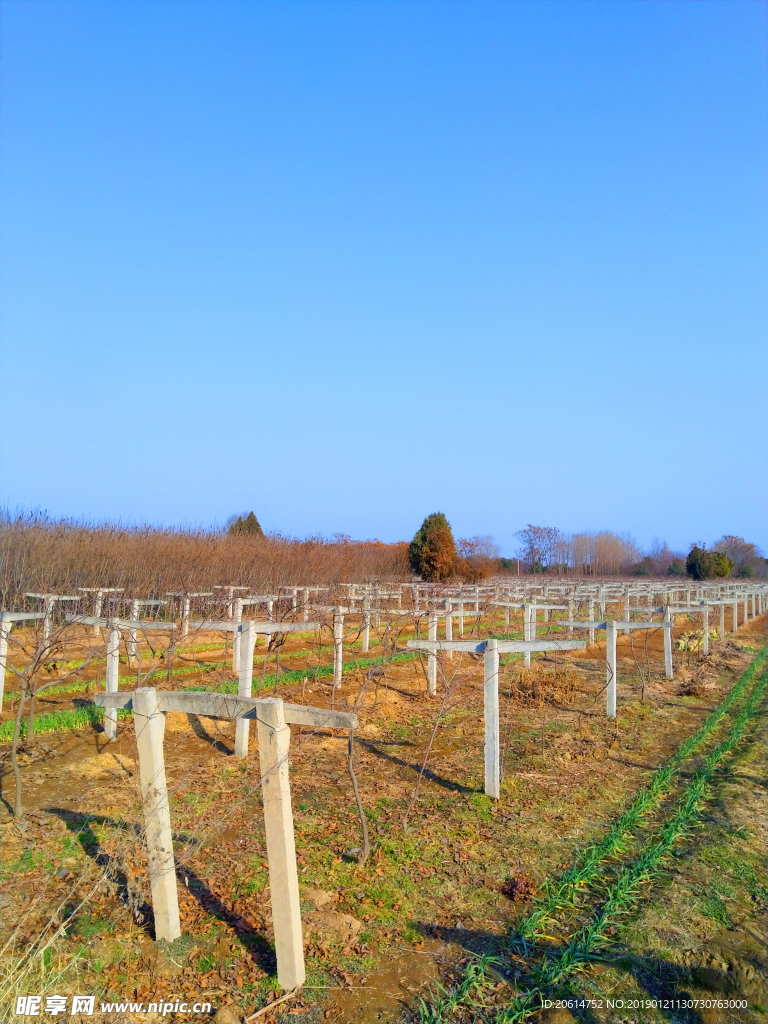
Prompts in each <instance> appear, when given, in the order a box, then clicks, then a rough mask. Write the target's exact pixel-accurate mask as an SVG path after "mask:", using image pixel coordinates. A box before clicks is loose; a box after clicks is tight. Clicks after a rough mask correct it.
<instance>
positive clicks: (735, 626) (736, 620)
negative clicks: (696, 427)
mask: <svg viewBox="0 0 768 1024" xmlns="http://www.w3.org/2000/svg"><path fill="white" fill-rule="evenodd" d="M732 608H733V624H732V628H731V632H732V633H735V632H736V630H737V629H738V628H739V602H738V600H737V599H736V597H735V596H734V599H733V605H732Z"/></svg>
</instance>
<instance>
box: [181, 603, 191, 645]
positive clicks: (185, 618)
mask: <svg viewBox="0 0 768 1024" xmlns="http://www.w3.org/2000/svg"><path fill="white" fill-rule="evenodd" d="M191 606H192V602H191V601H190V599H189V598H188V597H185V598H184V604H183V606H182V610H181V635H182V636H189V610H190V608H191Z"/></svg>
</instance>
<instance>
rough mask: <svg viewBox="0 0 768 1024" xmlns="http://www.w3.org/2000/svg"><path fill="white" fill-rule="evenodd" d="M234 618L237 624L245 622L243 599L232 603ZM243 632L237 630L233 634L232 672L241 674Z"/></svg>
mask: <svg viewBox="0 0 768 1024" xmlns="http://www.w3.org/2000/svg"><path fill="white" fill-rule="evenodd" d="M232 603H233V605H234V608H233V618H234V620H235V622H242V621H243V599H242V597H236V598H235V599H234V601H233V602H232ZM242 636H243V634H242V631H241V630H239V629H236V630H235V631H234V633H233V634H232V671H233V672H238V673H239V672H240V642H241V640H242Z"/></svg>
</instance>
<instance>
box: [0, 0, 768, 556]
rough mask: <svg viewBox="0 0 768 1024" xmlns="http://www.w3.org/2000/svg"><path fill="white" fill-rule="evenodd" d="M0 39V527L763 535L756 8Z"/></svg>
mask: <svg viewBox="0 0 768 1024" xmlns="http://www.w3.org/2000/svg"><path fill="white" fill-rule="evenodd" d="M0 28H1V31H2V36H1V37H0V45H1V47H2V64H3V70H2V82H1V83H0V86H1V91H0V144H1V149H0V229H1V232H2V233H1V236H0V238H1V241H0V246H1V249H0V259H1V261H2V262H1V263H0V271H1V276H0V317H1V319H0V329H1V333H0V339H1V345H2V348H1V356H2V364H1V365H2V380H3V386H2V407H1V409H0V460H1V461H0V472H1V476H0V502H2V504H3V505H5V506H6V507H8V506H10V507H11V508H16V507H19V506H20V507H24V508H41V509H46V510H47V511H48V512H49V513H51V514H53V515H66V516H87V517H95V518H101V517H109V518H121V519H123V520H128V521H139V522H143V521H150V522H158V523H169V524H170V523H180V522H187V523H195V524H209V523H213V522H215V521H219V522H221V521H223V520H225V519H226V518H227V517H228V516H229V515H230V514H231V513H233V512H239V511H242V510H247V509H251V508H252V509H254V511H255V512H256V513H257V515H258V516H259V519H260V520H261V522H262V524H263V525H264V527H265V528H266V529H269V530H280V531H282V532H284V533H287V534H292V535H302V536H303V535H306V534H310V533H317V532H321V533H326V534H331V533H334V532H337V531H338V532H343V533H347V534H350V535H352V536H353V537H359V538H365V537H379V538H381V539H382V540H396V539H401V538H410V536H412V534H413V533H414V531H415V529H416V528H417V527H418V525H419V523H420V522H421V520H422V519H423V517H424V516H425V515H426V514H427V513H429V512H432V511H435V510H441V511H443V512H445V513H446V515H448V517H449V519H450V520H451V522H452V524H453V526H454V530H455V532H456V534H457V535H459V536H468V535H472V534H478V533H479V534H491V535H493V536H494V537H495V538H496V539H497V541H498V542H499V543H500V545H501V547H502V550H503V551H504V552H507V553H510V552H511V551H512V550H513V549H514V548H515V546H516V545H515V541H514V533H515V531H516V530H518V529H520V528H521V527H523V526H524V525H525V524H526V523H528V522H532V523H535V524H542V525H556V526H559V527H560V528H561V529H563V530H565V531H576V530H587V529H595V530H596V529H612V530H616V531H628V532H630V533H632V534H633V535H634V536H635V537H636V538H637V539H638V541H639V542H640V543H641V544H644V545H645V544H648V543H649V542H650V541H651V539H652V538H653V537H659V538H666V539H667V540H668V541H669V543H670V545H672V546H676V547H685V546H686V545H688V543H689V542H691V541H693V540H707V541H712V540H714V539H716V538H717V537H718V536H720V535H721V534H722V533H725V532H728V533H737V534H741V535H743V536H745V537H747V538H748V539H750V540H752V541H755V542H757V543H759V544H761V545H762V546H763V547H766V546H768V527H767V525H766V507H768V472H766V470H767V469H768V430H767V429H766V427H767V426H768V424H767V423H766V379H767V372H768V344H766V337H767V335H766V329H767V328H768V301H767V298H768V287H767V285H766V282H767V281H768V274H767V273H766V271H767V270H768V258H767V257H768V253H767V252H766V248H767V241H766V240H767V239H768V201H767V200H768V184H767V175H766V168H767V167H768V142H767V141H766V140H768V116H767V115H768V100H767V99H766V97H767V96H768V88H767V87H768V81H767V80H766V79H767V77H768V75H767V73H766V67H767V66H768V61H767V60H766V57H767V56H768V54H767V53H766V49H767V48H768V47H767V45H766V4H765V3H743V2H738V3H717V2H713V3H676V2H672V3H653V2H650V3H636V2H631V3H624V2H613V3H569V2H549V3H545V2H536V3H526V2H515V3H511V2H510V3H476V2H464V3H461V2H454V3H446V2H431V3H420V2H408V3H402V2H396V0H387V2H386V3H377V2H373V0H369V2H365V3H363V2H355V3H334V2H329V0H324V2H322V3H321V2H315V3H302V2H297V0H292V2H290V3H287V2H285V3H256V2H249V3H242V2H236V0H229V2H226V3H218V2H215V0H205V2H202V3H197V2H191V0H186V2H184V3H176V2H173V3H170V2H151V3H144V2H141V0H132V2H131V3H123V2H117V3H113V2H110V0H100V2H99V3H98V4H96V3H91V2H88V3H78V2H67V3H59V2H55V0H54V2H47V3H29V2H23V3H20V2H15V0H14V2H8V0H6V2H3V3H2V18H1V20H0Z"/></svg>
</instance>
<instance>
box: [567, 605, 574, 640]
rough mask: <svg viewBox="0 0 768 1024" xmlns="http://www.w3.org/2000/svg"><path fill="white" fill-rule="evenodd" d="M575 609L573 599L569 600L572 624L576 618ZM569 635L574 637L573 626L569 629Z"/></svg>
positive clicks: (569, 618) (569, 615)
mask: <svg viewBox="0 0 768 1024" xmlns="http://www.w3.org/2000/svg"><path fill="white" fill-rule="evenodd" d="M573 609H574V604H573V598H569V599H568V620H569V621H570V622H572V621H573V619H574V618H575V615H574V611H573ZM568 635H569V636H573V626H569V627H568Z"/></svg>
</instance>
